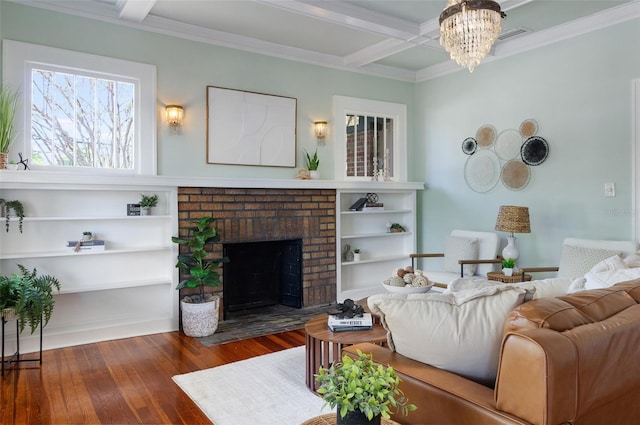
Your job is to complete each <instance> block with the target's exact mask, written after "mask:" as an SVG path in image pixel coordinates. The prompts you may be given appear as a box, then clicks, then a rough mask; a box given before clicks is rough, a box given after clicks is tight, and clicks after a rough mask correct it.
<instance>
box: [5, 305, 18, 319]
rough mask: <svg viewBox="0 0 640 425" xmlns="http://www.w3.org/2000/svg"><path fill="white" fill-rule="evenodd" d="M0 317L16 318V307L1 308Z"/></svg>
mask: <svg viewBox="0 0 640 425" xmlns="http://www.w3.org/2000/svg"><path fill="white" fill-rule="evenodd" d="M2 317H3V318H4V320H6V321H9V320H17V319H18V316H17V315H16V309H15V308H13V307H9V308H5V309H3V310H2Z"/></svg>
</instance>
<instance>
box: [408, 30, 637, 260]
mask: <svg viewBox="0 0 640 425" xmlns="http://www.w3.org/2000/svg"><path fill="white" fill-rule="evenodd" d="M632 40H635V41H633V42H632ZM637 40H640V20H637V19H636V20H634V21H631V22H627V23H624V24H620V25H617V26H615V27H611V28H607V29H604V30H600V31H596V32H592V33H589V34H587V35H584V36H580V37H577V38H574V39H570V40H566V41H562V42H558V43H556V44H553V45H550V46H546V47H544V48H539V49H535V50H532V51H530V52H526V53H522V54H519V55H517V56H513V57H511V58H507V59H503V60H500V61H496V62H493V63H486V64H483V65H481V66H480V67H479V68H477V69H476V70H475V71H474V72H473V73H472V74H470V73H469V72H467V71H461V72H458V73H455V74H452V75H449V76H446V77H442V78H438V79H436V80H432V81H427V82H424V83H421V84H418V85H417V86H416V111H415V117H416V121H415V122H416V129H415V132H416V147H415V152H416V161H417V164H416V167H417V172H416V177H417V179H418V180H424V181H425V182H427V184H428V190H427V191H425V192H424V193H423V195H422V196H421V198H420V203H419V205H420V208H419V214H420V220H419V221H420V223H421V231H422V233H423V241H422V242H423V245H422V250H423V251H427V252H430V251H431V250H433V249H442V244H443V240H444V235H445V234H446V233H448V232H449V231H450V229H452V228H469V229H475V230H492V229H493V228H494V226H495V220H496V216H497V212H498V207H499V206H500V205H523V206H528V207H529V210H530V215H531V226H532V233H531V234H522V235H516V236H517V237H518V242H517V243H518V246H519V247H520V251H521V258H522V260H523V261H522V262H521V265H523V266H524V265H530V266H537V265H557V263H558V260H559V257H560V249H561V242H562V239H564V238H565V237H584V238H594V239H604V238H610V239H633V235H632V234H631V232H632V230H631V223H632V221H631V220H632V216H631V210H632V205H631V202H632V201H631V199H632V181H631V180H632V177H631V166H632V160H631V147H632V131H631V130H632V109H631V103H632V98H631V94H632V80H633V79H634V78H640V50H638V49H636V48H630V47H631V46H632V45H635V44H637V43H636V42H637ZM634 43H635V44H634ZM527 118H534V119H535V120H537V122H538V124H539V128H540V129H539V133H538V134H539V135H540V136H542V137H544V138H545V139H546V140H547V141H548V143H549V145H550V154H549V157H548V159H547V160H546V161H545V162H544V163H543V164H541V165H539V166H536V167H532V173H531V174H532V177H531V181H530V183H529V185H528V186H527V187H526V188H525V189H523V190H521V191H511V190H508V189H507V188H505V187H504V186H503V185H502V183H501V182H500V183H498V186H496V188H494V189H493V190H491V191H490V192H487V193H482V194H480V193H476V192H473V191H472V190H471V189H469V187H468V186H467V185H466V183H465V180H464V173H463V170H464V166H465V161H466V160H467V158H468V157H467V155H465V154H464V153H463V152H462V151H461V145H462V141H463V140H464V139H465V138H466V137H469V136H474V135H475V133H476V130H477V129H478V128H479V127H481V126H482V125H484V124H491V125H493V126H495V127H496V129H497V130H498V132H500V131H502V130H506V129H518V127H519V125H520V123H521V122H522V121H523V120H524V119H527ZM418 164H422V167H418ZM605 182H615V184H616V197H615V198H605V197H604V183H605ZM503 236H506V235H505V234H503ZM505 242H506V241H505Z"/></svg>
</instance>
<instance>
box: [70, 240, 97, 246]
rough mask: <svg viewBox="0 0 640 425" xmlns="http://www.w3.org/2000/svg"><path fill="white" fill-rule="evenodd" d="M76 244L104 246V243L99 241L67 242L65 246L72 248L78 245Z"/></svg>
mask: <svg viewBox="0 0 640 425" xmlns="http://www.w3.org/2000/svg"><path fill="white" fill-rule="evenodd" d="M78 242H80V246H98V245H104V241H103V240H101V239H92V240H90V241H67V246H68V247H69V246H71V247H74V246H76V245H78Z"/></svg>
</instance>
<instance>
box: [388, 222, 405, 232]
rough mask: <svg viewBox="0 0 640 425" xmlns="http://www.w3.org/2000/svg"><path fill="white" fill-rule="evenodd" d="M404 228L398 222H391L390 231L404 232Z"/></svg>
mask: <svg viewBox="0 0 640 425" xmlns="http://www.w3.org/2000/svg"><path fill="white" fill-rule="evenodd" d="M404 231H405V228H404V227H403V226H402V224H400V223H393V224H391V233H400V232H404Z"/></svg>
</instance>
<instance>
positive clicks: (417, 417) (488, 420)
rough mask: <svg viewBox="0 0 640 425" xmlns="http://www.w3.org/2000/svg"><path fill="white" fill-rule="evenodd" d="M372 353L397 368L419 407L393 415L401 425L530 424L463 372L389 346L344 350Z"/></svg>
mask: <svg viewBox="0 0 640 425" xmlns="http://www.w3.org/2000/svg"><path fill="white" fill-rule="evenodd" d="M356 350H360V351H362V352H363V353H370V354H372V355H373V360H374V361H375V362H377V363H380V364H383V365H390V366H392V367H393V368H394V370H395V371H396V373H397V374H398V376H399V377H400V379H401V380H402V382H401V384H400V389H401V390H402V391H403V392H404V394H405V396H406V397H407V398H408V400H409V403H413V404H415V405H416V406H417V407H418V409H417V410H416V411H414V412H410V413H409V415H408V416H402V415H392V417H391V418H392V419H393V420H394V421H396V422H398V423H400V424H416V425H418V424H419V425H429V424H438V425H447V424H474V425H476V424H478V425H481V424H522V425H524V424H527V425H528V423H527V422H523V421H521V420H520V419H519V418H516V417H514V416H511V415H509V414H507V413H504V412H500V411H498V410H497V409H496V408H495V401H494V394H493V389H491V388H488V387H485V386H484V385H480V384H478V383H476V382H473V381H471V380H468V379H466V378H463V377H461V376H459V375H456V374H453V373H451V372H447V371H446V370H442V369H438V368H435V367H432V366H430V365H427V364H424V363H421V362H418V361H415V360H412V359H409V358H407V357H404V356H403V355H401V354H398V353H396V352H393V351H391V350H389V349H388V348H386V347H381V346H379V345H375V344H369V343H363V344H356V345H352V346H349V347H346V348H344V349H343V354H349V355H351V356H352V357H355V356H357V351H356Z"/></svg>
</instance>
